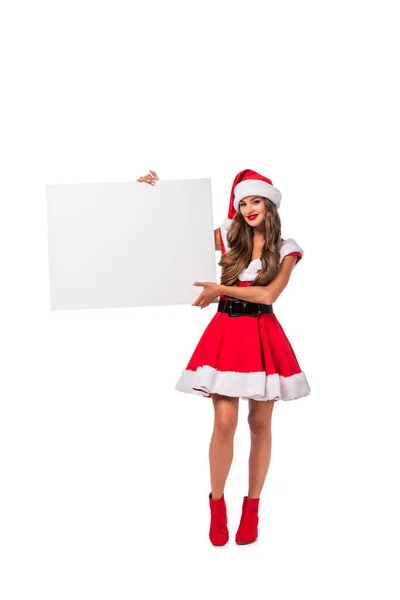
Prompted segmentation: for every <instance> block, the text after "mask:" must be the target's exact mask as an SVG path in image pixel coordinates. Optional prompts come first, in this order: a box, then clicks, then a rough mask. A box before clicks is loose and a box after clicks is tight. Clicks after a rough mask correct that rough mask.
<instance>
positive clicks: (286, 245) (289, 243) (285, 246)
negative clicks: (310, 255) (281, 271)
mask: <svg viewBox="0 0 400 600" xmlns="http://www.w3.org/2000/svg"><path fill="white" fill-rule="evenodd" d="M291 252H300V254H301V256H303V254H304V252H303V250H302V248H300V246H299V245H298V243H297V242H296V241H295V240H294V239H293V238H288V239H287V240H285V241H284V242H283V243H282V244H281V259H280V262H282V261H283V259H284V258H285V256H287V255H288V254H290V253H291ZM298 262H299V261H298V260H297V261H296V263H295V265H294V267H293V268H295V267H297V265H298Z"/></svg>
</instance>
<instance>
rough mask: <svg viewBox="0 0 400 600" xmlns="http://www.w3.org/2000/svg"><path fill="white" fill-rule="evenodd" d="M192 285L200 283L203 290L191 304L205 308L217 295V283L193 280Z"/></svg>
mask: <svg viewBox="0 0 400 600" xmlns="http://www.w3.org/2000/svg"><path fill="white" fill-rule="evenodd" d="M193 285H202V286H203V287H204V290H203V291H202V292H201V294H200V296H199V297H198V298H197V300H196V302H193V304H192V306H200V308H205V307H206V306H208V305H209V304H211V302H212V301H213V300H215V298H217V297H218V295H219V294H218V284H217V283H212V282H210V281H195V282H194V283H193Z"/></svg>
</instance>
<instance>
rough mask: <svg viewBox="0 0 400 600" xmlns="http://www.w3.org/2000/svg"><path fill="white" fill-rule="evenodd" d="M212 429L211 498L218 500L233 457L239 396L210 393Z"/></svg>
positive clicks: (210, 454)
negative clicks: (212, 416)
mask: <svg viewBox="0 0 400 600" xmlns="http://www.w3.org/2000/svg"><path fill="white" fill-rule="evenodd" d="M212 400H213V404H214V429H213V432H212V436H211V441H210V449H209V459H210V479H211V494H212V495H211V498H212V500H218V499H219V498H221V496H222V494H223V493H224V488H225V483H226V480H227V477H228V473H229V470H230V468H231V464H232V459H233V438H234V435H235V431H236V426H237V422H238V412H239V398H231V397H229V396H221V395H220V394H212Z"/></svg>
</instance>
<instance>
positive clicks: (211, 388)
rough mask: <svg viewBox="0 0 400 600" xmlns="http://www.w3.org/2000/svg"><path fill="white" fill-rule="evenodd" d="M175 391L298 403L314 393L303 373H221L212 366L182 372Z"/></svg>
mask: <svg viewBox="0 0 400 600" xmlns="http://www.w3.org/2000/svg"><path fill="white" fill-rule="evenodd" d="M193 388H196V389H193ZM175 389H176V390H178V391H179V392H184V393H187V394H197V395H200V396H209V394H223V395H225V396H231V397H240V398H242V399H243V400H275V399H276V400H295V399H297V398H302V397H303V396H308V395H309V394H310V392H311V389H310V386H309V385H308V381H307V378H306V375H305V373H303V371H301V372H300V373H296V374H295V375H291V376H290V377H282V376H281V375H279V373H274V374H273V375H266V374H265V372H264V371H261V372H259V373H236V372H234V371H217V370H216V369H214V368H213V367H210V366H208V365H205V366H203V367H199V368H198V369H197V371H187V370H185V371H182V374H181V376H180V378H179V380H178V383H177V384H176V386H175Z"/></svg>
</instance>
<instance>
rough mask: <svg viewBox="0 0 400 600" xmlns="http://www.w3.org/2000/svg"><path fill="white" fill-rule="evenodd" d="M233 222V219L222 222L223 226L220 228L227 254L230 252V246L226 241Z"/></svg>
mask: <svg viewBox="0 0 400 600" xmlns="http://www.w3.org/2000/svg"><path fill="white" fill-rule="evenodd" d="M232 221H233V219H224V220H223V222H222V225H221V227H220V230H221V236H222V241H223V243H224V246H225V252H228V250H229V246H228V242H227V240H226V236H227V235H228V231H229V227H230V226H231V225H232Z"/></svg>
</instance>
